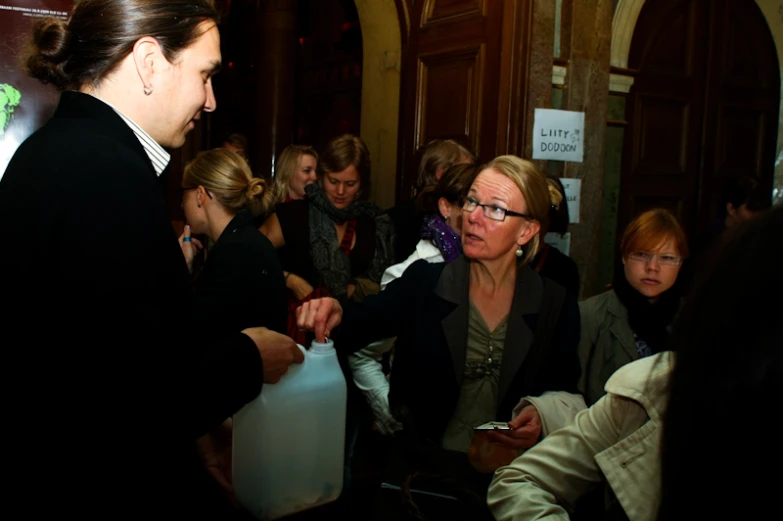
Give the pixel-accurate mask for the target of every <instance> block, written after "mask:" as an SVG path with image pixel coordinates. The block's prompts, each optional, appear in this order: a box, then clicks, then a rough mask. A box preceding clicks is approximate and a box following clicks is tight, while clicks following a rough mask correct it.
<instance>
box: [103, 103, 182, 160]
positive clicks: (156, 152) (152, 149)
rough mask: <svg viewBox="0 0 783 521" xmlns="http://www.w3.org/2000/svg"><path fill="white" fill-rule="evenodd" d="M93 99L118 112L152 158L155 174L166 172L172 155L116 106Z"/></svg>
mask: <svg viewBox="0 0 783 521" xmlns="http://www.w3.org/2000/svg"><path fill="white" fill-rule="evenodd" d="M93 97H94V98H95V99H98V100H101V101H102V102H104V103H105V104H107V105H108V106H110V107H111V108H112V109H113V110H114V112H116V113H117V115H118V116H119V117H121V118H122V120H123V121H124V122H125V123H126V124H127V125H128V126H129V127H130V129H131V130H132V131H133V133H134V134H135V135H136V138H137V139H138V140H139V142H140V143H141V146H142V147H143V148H144V152H146V153H147V156H148V157H149V158H150V161H151V162H152V168H154V169H155V173H156V174H157V175H160V174H162V173H163V170H165V168H166V166H168V164H169V161H170V160H171V155H170V154H169V153H168V152H166V151H165V150H164V149H163V147H162V146H160V145H159V144H158V142H157V141H155V140H154V139H152V138H151V137H150V135H149V134H147V133H146V132H144V129H142V128H141V127H140V126H138V125H137V124H136V123H135V122H134V121H133V120H132V119H130V118H129V117H128V116H126V115H125V114H123V113H122V112H120V111H119V110H117V108H116V107H115V106H114V105H112V104H111V103H109V102H108V101H106V100H104V99H101V98H99V97H97V96H93Z"/></svg>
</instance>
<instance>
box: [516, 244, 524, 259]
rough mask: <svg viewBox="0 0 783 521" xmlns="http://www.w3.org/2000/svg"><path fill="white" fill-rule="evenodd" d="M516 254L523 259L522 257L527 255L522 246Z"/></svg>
mask: <svg viewBox="0 0 783 521" xmlns="http://www.w3.org/2000/svg"><path fill="white" fill-rule="evenodd" d="M516 253H517V257H521V256H522V255H524V254H525V252H524V250H523V249H522V246H520V247H519V248H517V252H516Z"/></svg>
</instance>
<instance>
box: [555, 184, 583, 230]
mask: <svg viewBox="0 0 783 521" xmlns="http://www.w3.org/2000/svg"><path fill="white" fill-rule="evenodd" d="M560 182H561V183H563V188H564V189H565V202H566V204H568V222H570V223H574V224H577V223H579V203H580V199H581V198H582V180H581V179H572V178H568V179H566V178H565V177H561V178H560Z"/></svg>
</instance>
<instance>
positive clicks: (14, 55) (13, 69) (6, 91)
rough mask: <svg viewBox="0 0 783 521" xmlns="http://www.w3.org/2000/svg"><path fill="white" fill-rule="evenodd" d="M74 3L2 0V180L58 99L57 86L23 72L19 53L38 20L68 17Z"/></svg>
mask: <svg viewBox="0 0 783 521" xmlns="http://www.w3.org/2000/svg"><path fill="white" fill-rule="evenodd" d="M74 3H76V2H75V1H74V0H0V180H2V177H3V174H4V173H5V169H6V167H7V166H8V163H9V161H10V160H11V156H13V155H14V152H15V151H16V149H17V148H18V147H19V145H20V144H21V143H22V141H24V140H25V139H26V138H27V137H28V136H29V135H30V134H32V133H33V132H34V131H35V130H37V129H38V128H40V127H41V126H42V125H43V124H44V123H45V122H46V120H48V119H49V117H51V115H52V113H53V112H54V109H55V107H56V106H57V101H58V99H59V94H58V92H57V90H56V89H55V88H54V87H52V86H51V85H44V84H42V83H41V82H40V81H38V80H35V79H33V78H30V77H28V76H27V75H26V74H25V73H24V71H23V70H22V68H21V66H20V60H19V53H20V52H21V50H22V48H23V47H24V45H25V44H26V42H27V39H28V37H29V35H30V33H31V28H32V23H33V22H34V21H35V20H36V19H38V18H41V17H56V18H61V19H63V20H67V19H68V15H69V13H70V11H71V8H72V7H73V5H74Z"/></svg>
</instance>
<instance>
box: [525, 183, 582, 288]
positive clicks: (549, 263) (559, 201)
mask: <svg viewBox="0 0 783 521" xmlns="http://www.w3.org/2000/svg"><path fill="white" fill-rule="evenodd" d="M547 183H548V184H549V200H550V203H551V205H550V207H549V225H548V227H547V229H546V230H542V231H541V235H542V237H543V236H545V235H546V234H547V233H556V234H558V235H560V236H561V237H562V236H563V235H564V234H565V233H566V232H567V231H568V222H569V219H568V205H567V204H566V202H565V190H564V188H563V184H562V183H561V182H560V180H559V179H557V178H553V177H548V178H547ZM531 266H532V267H533V269H534V270H536V272H538V274H539V275H541V276H542V277H546V278H548V279H551V280H553V281H555V282H557V283H558V284H560V285H561V286H563V287H564V288H565V289H566V291H568V292H569V293H571V294H572V295H573V296H575V297H578V296H579V269H578V268H577V267H576V263H575V262H574V260H573V259H572V258H571V257H569V256H568V255H566V254H565V253H563V252H561V251H560V250H558V249H557V248H554V247H552V246H550V245H548V244H546V243H544V244H542V246H541V248H540V249H539V250H538V254H536V256H535V257H534V258H533V262H532V263H531Z"/></svg>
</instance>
